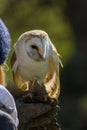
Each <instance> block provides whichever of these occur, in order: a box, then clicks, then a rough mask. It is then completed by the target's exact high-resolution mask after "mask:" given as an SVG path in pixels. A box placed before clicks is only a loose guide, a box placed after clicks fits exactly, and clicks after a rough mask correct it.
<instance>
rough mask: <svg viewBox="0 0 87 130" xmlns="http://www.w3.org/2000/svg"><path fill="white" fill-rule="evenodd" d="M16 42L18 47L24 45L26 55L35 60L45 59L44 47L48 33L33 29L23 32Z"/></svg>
mask: <svg viewBox="0 0 87 130" xmlns="http://www.w3.org/2000/svg"><path fill="white" fill-rule="evenodd" d="M18 42H19V43H20V47H21V45H22V44H24V46H25V51H26V53H27V55H28V56H29V57H30V58H31V59H33V60H35V61H44V60H45V59H46V51H47V49H46V47H47V44H48V35H47V33H46V32H44V31H42V30H33V31H28V32H26V33H23V34H22V35H21V36H20V37H19V39H18Z"/></svg>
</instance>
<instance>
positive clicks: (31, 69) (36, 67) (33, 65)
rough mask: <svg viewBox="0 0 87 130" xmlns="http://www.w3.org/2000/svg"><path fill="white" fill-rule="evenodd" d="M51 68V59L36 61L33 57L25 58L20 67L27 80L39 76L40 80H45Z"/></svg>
mask: <svg viewBox="0 0 87 130" xmlns="http://www.w3.org/2000/svg"><path fill="white" fill-rule="evenodd" d="M48 68H49V59H47V60H45V61H40V62H36V61H34V60H32V59H29V60H27V59H25V61H24V62H23V64H22V65H20V67H19V71H20V74H21V76H22V77H23V78H24V79H25V80H33V79H34V78H37V79H38V80H39V81H41V80H43V79H44V77H45V76H46V74H47V72H48Z"/></svg>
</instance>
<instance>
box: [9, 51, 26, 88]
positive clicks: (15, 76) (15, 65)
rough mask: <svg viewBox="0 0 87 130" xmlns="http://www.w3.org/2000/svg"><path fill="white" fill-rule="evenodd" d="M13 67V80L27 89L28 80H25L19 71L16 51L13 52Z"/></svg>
mask: <svg viewBox="0 0 87 130" xmlns="http://www.w3.org/2000/svg"><path fill="white" fill-rule="evenodd" d="M11 68H12V74H13V80H14V82H15V84H16V85H17V87H18V88H20V89H21V90H27V88H28V82H25V81H24V80H23V78H22V77H21V76H20V74H19V72H18V68H19V66H18V62H17V57H16V53H15V52H13V54H12V57H11Z"/></svg>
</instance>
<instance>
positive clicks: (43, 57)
mask: <svg viewBox="0 0 87 130" xmlns="http://www.w3.org/2000/svg"><path fill="white" fill-rule="evenodd" d="M38 54H39V56H40V58H41V59H42V60H45V55H43V54H42V53H40V52H39V51H38Z"/></svg>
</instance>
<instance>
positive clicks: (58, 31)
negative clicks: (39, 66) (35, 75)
mask: <svg viewBox="0 0 87 130" xmlns="http://www.w3.org/2000/svg"><path fill="white" fill-rule="evenodd" d="M62 6H65V2H64V1H63V0H62V1H61V2H59V1H57V0H36V1H35V0H19V1H17V0H0V15H1V18H2V19H3V21H4V22H5V24H6V25H7V27H8V29H9V32H10V34H11V39H12V44H11V48H12V47H13V45H14V43H15V42H16V41H17V39H18V37H19V36H20V35H21V34H22V33H23V32H25V31H28V30H33V29H41V30H45V31H46V32H47V33H48V34H49V36H50V38H51V40H52V42H53V43H54V45H55V46H56V47H57V50H58V52H59V53H60V55H61V56H62V59H63V63H64V64H65V63H66V62H67V60H68V59H69V58H70V56H71V55H72V54H73V52H74V46H73V43H72V39H73V37H72V33H73V32H72V30H71V27H70V25H69V23H68V21H65V20H64V17H63V13H62ZM10 56H11V52H10V54H9V57H8V61H7V64H8V65H10ZM6 73H7V75H9V72H6ZM7 79H9V77H8V78H7ZM10 82H11V80H10Z"/></svg>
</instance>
